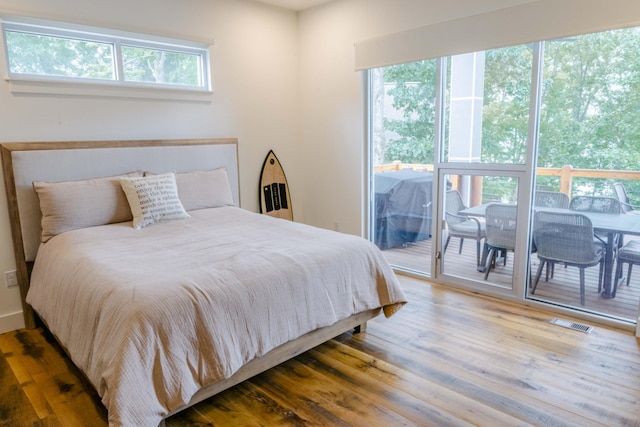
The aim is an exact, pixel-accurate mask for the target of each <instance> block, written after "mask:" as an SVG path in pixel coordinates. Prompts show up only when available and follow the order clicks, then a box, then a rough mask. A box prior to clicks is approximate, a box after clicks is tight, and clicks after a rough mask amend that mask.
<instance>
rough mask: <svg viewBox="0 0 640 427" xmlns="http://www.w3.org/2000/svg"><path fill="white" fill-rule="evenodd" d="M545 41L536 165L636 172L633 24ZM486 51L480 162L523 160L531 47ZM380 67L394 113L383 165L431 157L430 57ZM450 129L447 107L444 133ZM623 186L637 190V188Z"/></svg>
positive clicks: (639, 98) (594, 188) (637, 68)
mask: <svg viewBox="0 0 640 427" xmlns="http://www.w3.org/2000/svg"><path fill="white" fill-rule="evenodd" d="M542 46H543V48H542V51H543V58H544V60H543V63H542V64H543V75H542V84H541V98H542V103H541V106H540V113H539V115H540V117H539V120H540V122H539V143H538V157H537V165H538V167H553V168H558V167H561V166H562V165H571V166H573V167H574V168H585V169H608V170H638V169H640V142H639V141H640V57H639V56H638V55H637V52H639V51H640V27H639V28H630V29H621V30H615V31H608V32H602V33H594V34H587V35H583V36H576V37H571V38H565V39H558V40H553V41H548V42H545V43H543V44H542ZM484 54H485V66H484V88H483V89H484V100H483V109H482V143H481V162H483V163H501V164H504V163H507V164H510V163H511V164H513V163H523V162H524V161H525V157H526V148H527V137H528V131H529V128H530V124H529V120H530V118H529V111H530V103H531V101H530V98H531V89H530V88H531V80H532V69H533V66H532V64H533V59H534V52H533V45H520V46H513V47H507V48H501V49H494V50H489V51H486V52H485V53H484ZM383 70H384V82H385V87H386V88H387V89H386V94H387V96H388V97H390V98H391V99H392V106H393V109H392V110H393V114H388V115H387V114H385V122H384V125H385V129H386V130H387V137H386V149H385V155H384V161H385V162H389V161H392V160H401V161H402V162H419V163H432V162H433V160H434V148H433V146H434V141H435V137H434V129H435V97H436V93H435V90H436V89H435V87H436V61H435V60H431V61H419V62H414V63H411V64H402V65H396V66H392V67H387V68H384V69H383ZM450 73H451V71H448V74H450ZM449 80H451V79H449ZM450 92H451V88H450V87H447V93H450ZM448 126H451V123H448V114H447V113H446V112H445V129H447V127H448ZM445 133H446V132H445ZM447 138H448V136H445V141H446V142H447ZM446 146H447V144H445V150H446V148H447V147H446ZM554 183H555V181H554V178H552V177H543V178H541V179H540V182H539V185H540V186H541V187H545V186H551V185H554ZM610 184H611V182H607V181H606V180H590V182H589V183H587V182H581V181H580V180H576V181H575V182H574V191H576V192H580V191H581V190H584V191H588V192H593V193H607V192H608V191H610V190H608V188H609V187H610ZM626 185H627V187H628V188H629V187H630V186H631V187H632V191H633V192H634V193H635V194H640V184H635V183H626ZM585 186H586V187H585Z"/></svg>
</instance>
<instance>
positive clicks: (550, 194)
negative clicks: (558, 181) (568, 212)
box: [533, 191, 569, 209]
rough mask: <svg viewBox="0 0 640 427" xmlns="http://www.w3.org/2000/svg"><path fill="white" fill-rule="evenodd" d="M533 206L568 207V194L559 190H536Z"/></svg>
mask: <svg viewBox="0 0 640 427" xmlns="http://www.w3.org/2000/svg"><path fill="white" fill-rule="evenodd" d="M533 205H534V206H538V207H544V208H564V209H566V208H568V207H569V196H567V195H566V194H565V193H561V192H559V191H536V194H535V198H534V202H533Z"/></svg>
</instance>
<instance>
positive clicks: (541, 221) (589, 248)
mask: <svg viewBox="0 0 640 427" xmlns="http://www.w3.org/2000/svg"><path fill="white" fill-rule="evenodd" d="M593 236H594V235H593V225H592V224H591V220H590V219H589V218H588V217H587V216H585V215H582V214H580V213H571V212H568V213H558V212H536V214H535V216H534V219H533V240H534V242H535V245H536V249H537V254H538V259H539V260H540V266H539V267H538V271H537V272H536V276H535V279H534V282H533V289H532V290H531V294H534V293H535V291H536V288H537V287H538V282H539V281H540V275H541V274H542V269H543V268H544V266H545V264H547V265H553V264H555V263H563V264H565V265H566V266H569V267H578V268H579V269H580V304H581V305H584V293H585V283H584V282H585V279H584V270H585V268H587V267H592V266H595V265H599V266H600V270H599V273H598V292H600V290H601V286H602V279H603V274H604V254H605V245H604V243H602V242H599V241H597V240H596V241H594V237H593Z"/></svg>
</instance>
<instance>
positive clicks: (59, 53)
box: [5, 31, 115, 80]
mask: <svg viewBox="0 0 640 427" xmlns="http://www.w3.org/2000/svg"><path fill="white" fill-rule="evenodd" d="M5 36H6V41H7V48H8V58H9V71H10V72H11V73H16V74H35V75H46V76H60V77H76V78H90V79H107V80H113V79H114V78H115V71H114V61H113V45H112V44H110V43H99V42H95V41H87V40H76V39H69V38H65V37H54V36H48V35H47V36H45V35H40V34H31V33H23V32H17V31H5Z"/></svg>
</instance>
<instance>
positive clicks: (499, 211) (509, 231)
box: [484, 203, 518, 280]
mask: <svg viewBox="0 0 640 427" xmlns="http://www.w3.org/2000/svg"><path fill="white" fill-rule="evenodd" d="M517 209H518V207H517V206H516V205H513V204H506V203H490V204H489V205H487V211H486V215H485V219H486V222H487V225H486V227H487V237H486V239H485V243H486V249H487V261H486V264H485V267H484V280H487V277H489V271H490V270H491V268H492V267H495V264H496V258H497V257H498V253H502V254H503V256H504V263H505V265H506V263H507V252H508V251H512V252H513V251H514V249H515V247H516V215H517Z"/></svg>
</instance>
